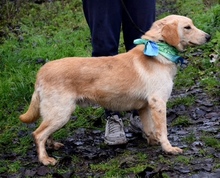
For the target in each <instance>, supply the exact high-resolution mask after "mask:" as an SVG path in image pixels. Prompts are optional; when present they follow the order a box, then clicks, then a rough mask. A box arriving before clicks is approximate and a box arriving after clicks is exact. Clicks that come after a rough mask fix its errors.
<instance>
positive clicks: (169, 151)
mask: <svg viewBox="0 0 220 178" xmlns="http://www.w3.org/2000/svg"><path fill="white" fill-rule="evenodd" d="M164 151H165V152H166V153H167V154H173V155H177V154H181V153H182V152H183V150H182V149H181V148H179V147H172V146H171V147H168V148H166V149H164Z"/></svg>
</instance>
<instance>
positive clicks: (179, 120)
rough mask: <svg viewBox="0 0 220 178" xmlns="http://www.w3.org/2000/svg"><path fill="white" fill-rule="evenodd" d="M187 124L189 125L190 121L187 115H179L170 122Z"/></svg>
mask: <svg viewBox="0 0 220 178" xmlns="http://www.w3.org/2000/svg"><path fill="white" fill-rule="evenodd" d="M189 125H191V123H190V119H189V118H188V116H179V117H177V118H176V119H175V120H174V121H173V122H172V123H171V126H183V127H187V126H189Z"/></svg>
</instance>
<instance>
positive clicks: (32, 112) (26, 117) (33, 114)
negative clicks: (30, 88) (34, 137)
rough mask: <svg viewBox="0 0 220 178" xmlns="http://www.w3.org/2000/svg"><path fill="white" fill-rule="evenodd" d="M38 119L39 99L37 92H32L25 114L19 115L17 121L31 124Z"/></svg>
mask: <svg viewBox="0 0 220 178" xmlns="http://www.w3.org/2000/svg"><path fill="white" fill-rule="evenodd" d="M39 117H40V97H39V94H38V92H36V91H34V93H33V95H32V99H31V103H30V106H29V108H28V110H27V112H26V113H24V114H22V115H20V117H19V119H20V120H21V121H22V122H24V123H33V122H34V121H36V120H37V119H39Z"/></svg>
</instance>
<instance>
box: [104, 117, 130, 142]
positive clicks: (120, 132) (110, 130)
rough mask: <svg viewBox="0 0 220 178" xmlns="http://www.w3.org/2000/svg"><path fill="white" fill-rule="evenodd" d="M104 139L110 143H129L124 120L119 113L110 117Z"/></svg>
mask: <svg viewBox="0 0 220 178" xmlns="http://www.w3.org/2000/svg"><path fill="white" fill-rule="evenodd" d="M104 140H105V143H106V144H108V145H120V144H125V143H127V139H126V136H125V132H124V125H123V122H122V120H121V119H120V118H119V117H118V116H117V115H113V116H111V117H108V120H107V123H106V127H105V138H104Z"/></svg>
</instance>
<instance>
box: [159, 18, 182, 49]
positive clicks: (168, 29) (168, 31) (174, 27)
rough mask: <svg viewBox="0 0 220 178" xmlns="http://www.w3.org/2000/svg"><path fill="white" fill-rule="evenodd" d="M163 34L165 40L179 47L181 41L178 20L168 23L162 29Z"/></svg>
mask: <svg viewBox="0 0 220 178" xmlns="http://www.w3.org/2000/svg"><path fill="white" fill-rule="evenodd" d="M161 35H162V37H163V39H164V41H165V42H167V43H168V44H169V45H171V46H174V47H177V46H178V44H179V43H180V37H179V33H178V24H177V22H174V23H171V24H166V25H165V26H164V27H163V28H162V31H161Z"/></svg>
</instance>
